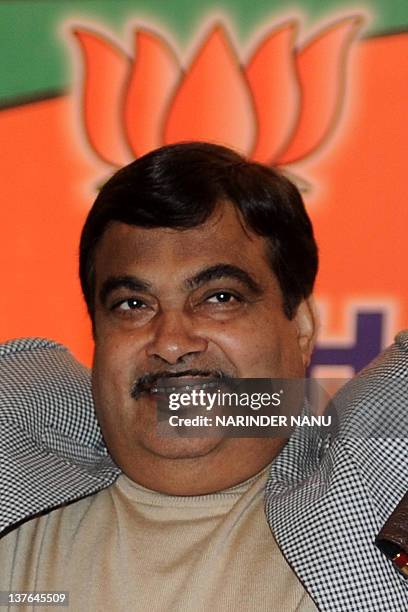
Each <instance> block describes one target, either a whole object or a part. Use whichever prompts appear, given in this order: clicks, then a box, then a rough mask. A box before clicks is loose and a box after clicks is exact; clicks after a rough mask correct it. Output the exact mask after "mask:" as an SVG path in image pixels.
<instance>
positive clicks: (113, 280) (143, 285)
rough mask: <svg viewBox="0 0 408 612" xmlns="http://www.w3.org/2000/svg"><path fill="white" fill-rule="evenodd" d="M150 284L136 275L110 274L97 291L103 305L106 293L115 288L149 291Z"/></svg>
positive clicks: (106, 296)
mask: <svg viewBox="0 0 408 612" xmlns="http://www.w3.org/2000/svg"><path fill="white" fill-rule="evenodd" d="M151 288H152V285H151V284H150V283H148V282H147V281H144V280H142V279H140V278H138V277H137V276H110V277H109V278H107V279H106V280H105V281H104V283H103V285H102V287H101V290H100V291H99V301H100V302H101V304H103V305H105V304H106V300H107V298H108V295H109V294H110V293H112V291H115V289H129V290H130V291H149V290H150V289H151Z"/></svg>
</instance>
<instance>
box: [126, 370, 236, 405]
mask: <svg viewBox="0 0 408 612" xmlns="http://www.w3.org/2000/svg"><path fill="white" fill-rule="evenodd" d="M227 378H228V377H227V376H226V375H225V374H224V373H223V372H218V371H205V370H185V371H183V372H165V373H164V372H162V373H158V374H147V375H145V376H142V377H141V378H140V379H138V380H137V382H136V384H135V385H134V387H133V389H132V393H131V395H132V397H133V398H134V399H139V397H141V396H142V395H151V396H153V397H155V398H156V399H158V398H159V396H164V397H168V396H169V395H170V394H171V393H188V392H191V391H193V390H200V389H210V388H211V389H214V388H216V387H218V388H219V387H220V385H221V384H223V383H225V382H226V380H227Z"/></svg>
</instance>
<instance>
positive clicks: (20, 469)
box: [0, 332, 408, 612]
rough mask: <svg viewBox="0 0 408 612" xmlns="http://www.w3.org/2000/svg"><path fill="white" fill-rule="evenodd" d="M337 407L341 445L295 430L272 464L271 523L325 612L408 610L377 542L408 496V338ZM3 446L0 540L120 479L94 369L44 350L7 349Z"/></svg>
mask: <svg viewBox="0 0 408 612" xmlns="http://www.w3.org/2000/svg"><path fill="white" fill-rule="evenodd" d="M334 406H335V410H336V412H337V414H338V417H339V423H340V425H339V430H338V432H337V434H336V435H325V436H323V435H322V434H321V433H320V432H319V430H317V429H315V428H310V427H305V428H301V427H299V428H298V429H297V430H296V431H295V432H294V433H293V435H292V437H291V438H290V440H289V442H288V443H287V445H286V446H285V447H284V449H283V450H282V451H281V453H280V454H279V456H278V457H277V458H276V459H275V461H274V462H273V464H272V467H271V471H270V475H269V479H268V483H267V486H266V495H265V510H266V516H267V520H268V523H269V525H270V527H271V529H272V531H273V533H274V535H275V538H276V540H277V542H278V544H279V546H280V547H281V549H282V552H283V553H284V555H285V557H286V559H287V560H288V562H289V563H290V565H291V566H292V568H293V569H294V571H295V572H296V574H297V575H298V577H299V578H300V580H301V581H302V583H303V584H304V586H305V587H306V589H307V590H308V592H309V593H310V595H311V596H312V598H313V599H314V601H315V602H316V604H317V606H318V608H319V609H320V610H324V611H328V612H336V611H338V612H340V611H341V612H371V611H372V612H387V611H389V612H407V611H408V581H407V580H405V579H404V578H403V577H402V576H401V575H400V574H399V573H398V572H397V570H396V569H394V567H393V566H392V563H391V561H389V560H388V559H387V558H386V557H385V555H384V554H383V553H381V552H380V550H378V549H377V548H376V546H375V544H374V541H375V536H376V534H377V533H378V532H379V531H380V529H381V526H382V525H383V523H384V522H385V521H386V519H387V518H388V516H389V515H390V514H391V512H392V510H393V509H394V507H395V506H396V505H397V503H398V501H399V500H400V498H401V497H402V496H403V494H404V493H405V492H406V491H407V489H408V469H407V468H408V332H405V333H401V334H399V336H397V338H396V342H395V344H393V345H392V346H391V347H390V348H389V349H387V350H386V351H385V352H384V353H383V354H382V355H381V356H380V357H379V358H377V359H376V360H375V361H374V362H373V363H372V364H371V365H370V366H368V367H367V368H366V369H365V370H363V371H362V372H361V373H360V374H359V375H358V376H357V377H356V378H354V379H353V380H352V381H351V382H350V383H349V384H348V385H346V386H345V387H343V389H342V390H341V391H340V392H339V393H338V394H337V396H336V397H335V398H334ZM0 441H1V442H0V470H1V471H0V531H2V532H3V533H6V532H7V531H9V530H11V529H13V528H14V527H16V526H17V525H18V524H19V523H20V522H21V521H24V520H28V519H29V518H30V517H32V516H34V515H36V514H38V513H40V512H45V511H48V510H51V509H53V508H55V507H57V506H59V505H61V504H63V503H67V502H72V501H75V500H76V499H79V498H80V497H83V496H85V495H90V494H93V493H96V492H97V491H99V490H101V489H103V488H105V487H107V486H109V485H110V484H112V483H113V482H114V480H115V479H116V478H117V476H118V475H119V473H120V470H119V468H118V467H117V466H115V464H114V463H113V461H112V459H111V458H110V457H109V454H108V452H107V450H106V447H105V445H104V442H103V439H102V435H101V432H100V429H99V426H98V424H97V421H96V418H95V413H94V409H93V403H92V395H91V386H90V376H89V371H88V370H87V369H86V368H84V367H83V366H81V365H80V364H79V363H78V362H77V361H75V359H74V358H73V357H72V355H71V354H70V353H69V352H68V351H67V350H66V349H65V348H64V347H63V346H61V345H59V344H57V343H54V342H50V341H48V340H43V339H38V338H34V339H19V340H13V341H11V342H7V343H6V344H4V345H0ZM271 579H273V568H271Z"/></svg>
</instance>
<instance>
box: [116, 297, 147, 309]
mask: <svg viewBox="0 0 408 612" xmlns="http://www.w3.org/2000/svg"><path fill="white" fill-rule="evenodd" d="M143 308H146V304H145V303H144V302H142V300H138V299H137V298H130V299H128V300H122V301H120V302H117V303H116V304H114V305H113V310H115V309H116V310H142V309H143Z"/></svg>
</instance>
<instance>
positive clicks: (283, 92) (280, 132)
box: [246, 22, 299, 163]
mask: <svg viewBox="0 0 408 612" xmlns="http://www.w3.org/2000/svg"><path fill="white" fill-rule="evenodd" d="M295 34H296V23H295V22H292V23H289V24H286V25H284V26H282V27H281V28H279V29H278V30H275V31H273V32H271V33H270V34H269V35H268V36H267V37H266V39H265V40H264V41H263V42H262V43H261V45H260V46H259V47H258V49H257V50H256V52H255V54H254V56H253V57H252V59H251V61H250V62H249V64H248V66H247V70H246V74H247V78H248V81H249V84H250V87H251V90H252V95H253V98H254V104H255V109H256V113H257V117H258V142H257V144H256V147H255V150H254V152H253V154H252V157H253V158H254V159H255V160H257V161H260V162H263V163H268V162H271V161H272V160H273V159H274V157H275V156H276V155H277V154H278V152H279V151H281V150H282V148H286V144H287V140H288V138H289V136H290V135H291V133H292V130H293V129H294V127H295V125H296V121H297V118H298V104H299V85H298V80H297V75H296V65H295V58H294V53H293V42H294V38H295Z"/></svg>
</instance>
